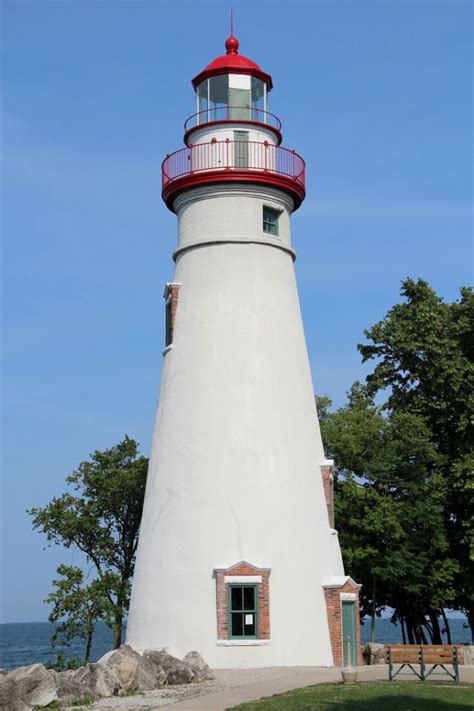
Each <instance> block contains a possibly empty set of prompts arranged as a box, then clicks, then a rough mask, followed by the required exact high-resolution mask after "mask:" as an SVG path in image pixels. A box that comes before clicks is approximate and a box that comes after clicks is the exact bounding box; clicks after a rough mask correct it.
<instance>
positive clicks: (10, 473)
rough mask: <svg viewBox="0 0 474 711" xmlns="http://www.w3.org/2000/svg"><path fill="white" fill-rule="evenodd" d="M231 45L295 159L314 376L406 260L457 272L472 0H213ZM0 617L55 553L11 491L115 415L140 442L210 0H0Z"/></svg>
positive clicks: (459, 278)
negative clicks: (173, 168) (261, 85)
mask: <svg viewBox="0 0 474 711" xmlns="http://www.w3.org/2000/svg"><path fill="white" fill-rule="evenodd" d="M233 6H234V9H235V16H236V21H235V27H236V35H237V36H238V38H239V40H240V43H241V52H242V53H243V54H245V55H247V56H249V57H251V58H252V59H254V60H255V61H257V62H258V63H259V64H260V65H261V66H262V68H263V69H264V70H265V71H267V72H269V73H270V74H272V76H273V81H274V91H273V92H272V95H271V104H270V110H271V111H273V112H274V113H276V114H278V115H279V116H280V117H281V119H282V121H283V131H284V142H283V145H285V146H287V147H288V148H296V149H297V151H298V152H300V153H301V154H302V155H303V156H304V158H305V159H306V161H307V165H308V196H307V199H306V201H305V203H304V204H303V206H302V208H301V209H300V210H299V211H298V212H297V213H296V214H295V216H294V219H293V236H294V244H295V247H296V250H297V254H298V258H297V262H296V271H297V277H298V283H299V289H300V296H301V305H302V311H303V318H304V323H305V330H306V335H307V341H308V349H309V354H310V359H311V363H312V368H313V376H314V382H315V388H316V390H317V391H318V392H320V393H327V394H329V395H330V396H332V397H333V399H334V401H335V403H336V404H338V405H339V404H342V403H343V402H344V397H345V392H346V391H347V389H348V388H349V387H350V385H351V383H352V382H353V381H354V380H355V379H356V378H361V377H363V374H364V369H363V368H362V366H361V364H360V358H359V355H358V352H357V350H356V344H357V342H358V341H360V339H361V338H362V332H363V329H364V328H366V327H369V326H370V325H372V324H373V323H375V322H376V321H377V320H378V319H379V318H381V317H382V316H383V315H384V313H385V312H386V311H387V309H388V308H389V307H390V306H391V305H392V304H393V303H395V301H396V300H397V298H398V294H399V288H400V281H401V280H402V279H403V278H404V277H406V276H408V275H409V276H412V277H414V278H416V277H418V276H421V277H423V278H424V279H426V280H428V281H429V282H430V283H431V284H432V286H433V287H434V288H435V289H436V290H437V291H438V292H439V293H440V294H441V295H443V296H444V297H445V298H446V299H448V300H452V299H455V298H456V297H457V293H458V289H459V286H461V285H462V284H467V283H471V282H472V253H471V239H472V208H471V205H470V203H471V195H472V172H471V160H472V155H471V150H472V134H471V131H472V108H471V106H472V104H471V101H472V94H471V82H472V74H471V63H472V4H471V3H470V2H467V1H466V2H464V1H463V0H446V1H445V2H441V1H436V2H430V1H429V0H424V1H422V2H417V1H416V0H413V1H410V2H408V0H406V1H397V0H392V1H390V2H388V1H387V2H385V1H384V0H378V1H375V0H373V1H372V2H359V1H358V0H352V1H349V0H346V1H345V2H340V1H339V0H331V1H329V0H327V1H325V2H291V3H290V2H279V3H277V2H235V1H234V2H233ZM2 14H3V23H2V24H3V29H2V32H3V38H2V46H3V102H2V103H3V114H4V115H3V133H2V158H3V191H2V197H3V200H2V202H3V213H2V219H3V225H2V227H3V230H2V231H3V235H4V240H3V243H4V253H3V286H4V300H3V316H4V319H3V345H4V352H5V355H4V361H3V363H4V368H3V375H4V380H3V414H4V419H3V472H4V479H3V505H4V508H3V532H4V548H3V551H4V553H3V564H2V581H3V586H4V601H3V620H4V621H30V620H43V619H46V617H47V610H46V608H45V606H44V605H43V604H42V600H43V599H44V597H45V596H46V595H47V594H48V592H49V591H50V581H51V579H52V578H53V576H54V574H55V569H56V566H57V565H58V564H59V563H60V562H62V561H63V560H64V559H66V560H70V559H71V558H72V559H73V560H77V561H78V562H79V561H80V559H79V558H74V556H71V554H70V553H68V554H65V553H64V552H63V551H61V550H57V549H50V550H46V551H43V546H44V540H43V539H42V537H41V535H40V534H38V533H36V532H33V531H32V530H31V521H30V519H29V517H28V516H27V515H26V513H25V509H27V508H28V507H31V506H34V505H41V504H45V503H46V502H47V501H49V500H50V499H51V498H52V496H54V495H56V494H60V493H62V491H63V489H64V477H65V476H66V475H67V474H69V473H70V472H71V471H72V470H73V469H74V468H75V467H76V466H77V464H78V463H79V462H80V461H81V460H83V459H85V458H87V456H88V454H89V452H91V451H92V450H93V449H103V448H106V447H109V446H111V445H113V444H115V443H116V442H117V441H119V440H120V439H121V438H122V437H123V435H124V433H128V434H129V435H130V436H132V437H134V438H136V439H137V440H139V441H140V442H141V445H142V452H143V453H144V454H148V453H149V444H150V440H151V430H152V426H153V419H154V411H155V407H156V400H157V394H158V387H159V378H160V368H161V361H162V356H161V351H162V347H163V332H164V326H163V315H164V313H163V312H164V309H163V302H162V292H163V284H164V282H165V281H166V280H170V279H171V278H172V276H173V263H172V261H171V252H172V248H173V244H174V240H175V235H176V222H175V217H174V215H173V214H172V213H170V212H169V211H168V210H167V209H166V208H165V206H164V204H163V203H162V201H161V199H160V163H161V160H162V157H163V155H164V154H165V153H167V152H171V151H173V150H175V149H177V148H179V147H180V146H181V145H182V124H183V121H184V119H185V118H186V117H187V116H188V115H190V114H192V113H194V100H193V91H192V88H191V84H190V80H191V78H192V77H193V76H194V75H195V74H197V73H198V72H199V71H200V70H201V69H202V68H203V67H204V66H205V65H206V64H207V63H208V62H210V61H211V60H212V59H213V58H214V57H216V56H217V55H219V54H221V53H222V52H223V45H224V41H225V38H226V37H227V34H228V15H229V4H228V3H224V2H211V3H208V2H192V3H184V2H153V1H152V0H149V1H147V2H142V1H140V0H136V1H133V0H129V1H128V2H127V1H122V2H116V1H115V0H102V1H101V2H93V1H91V0H88V1H85V0H84V1H81V0H77V1H74V2H73V1H72V0H70V1H67V0H64V1H62V2H53V1H50V2H44V1H43V0H36V1H34V2H32V1H29V0H22V1H17V2H12V1H8V0H6V1H5V0H4V2H3V4H2Z"/></svg>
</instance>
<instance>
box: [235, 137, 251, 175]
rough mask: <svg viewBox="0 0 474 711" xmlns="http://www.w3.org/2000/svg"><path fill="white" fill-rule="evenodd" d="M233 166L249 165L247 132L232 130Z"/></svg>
mask: <svg viewBox="0 0 474 711" xmlns="http://www.w3.org/2000/svg"><path fill="white" fill-rule="evenodd" d="M234 166H235V168H248V167H249V132H248V131H234Z"/></svg>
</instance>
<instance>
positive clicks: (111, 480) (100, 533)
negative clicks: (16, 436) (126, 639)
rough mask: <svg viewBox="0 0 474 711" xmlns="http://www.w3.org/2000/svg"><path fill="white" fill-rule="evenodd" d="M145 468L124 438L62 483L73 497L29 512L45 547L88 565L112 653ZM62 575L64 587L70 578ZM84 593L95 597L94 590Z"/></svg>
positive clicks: (124, 603)
mask: <svg viewBox="0 0 474 711" xmlns="http://www.w3.org/2000/svg"><path fill="white" fill-rule="evenodd" d="M147 466H148V460H147V459H146V458H145V457H142V456H139V455H138V444H137V443H136V442H135V441H134V440H133V439H130V438H129V437H128V436H125V438H124V439H123V441H122V442H119V444H117V445H115V446H114V447H112V448H111V449H107V450H105V451H103V452H101V451H95V452H94V453H93V454H91V456H90V460H89V461H85V462H82V463H81V464H80V465H79V467H78V468H77V470H76V471H74V472H73V473H72V474H71V475H70V476H68V477H67V478H66V482H67V483H68V484H70V485H71V487H72V491H70V492H67V493H65V494H63V495H62V496H60V497H58V498H56V497H55V498H54V499H53V500H52V501H51V502H50V503H49V504H47V505H46V506H45V507H43V508H33V509H31V511H29V513H30V514H31V515H32V516H33V526H34V528H36V529H38V530H40V531H41V532H43V533H44V534H46V537H47V539H48V541H50V542H51V543H56V544H58V545H63V546H65V547H66V548H70V547H75V548H77V549H79V550H80V551H82V553H84V554H85V556H86V559H87V561H88V562H91V563H92V564H93V566H94V569H95V574H96V577H97V580H98V581H99V582H98V583H97V585H99V584H100V586H101V588H100V589H101V591H103V595H104V597H105V599H106V600H107V608H106V614H105V613H104V614H105V617H104V619H105V621H106V622H107V624H109V625H110V626H111V627H112V629H113V632H114V647H115V648H118V647H119V646H120V644H121V641H122V626H123V621H124V617H125V615H126V613H127V610H128V605H129V600H130V587H131V578H132V575H133V569H134V564H135V553H136V549H137V543H138V531H139V527H140V520H141V514H142V508H143V499H144V495H145V484H146V474H147ZM66 574H67V575H69V578H66V582H65V585H66V587H67V585H68V584H70V583H71V576H72V577H74V575H73V573H66ZM67 580H69V582H67ZM89 588H90V586H89ZM89 592H90V594H91V595H93V596H95V595H96V594H98V593H97V588H96V586H94V587H92V588H90V589H89ZM53 594H54V593H53ZM91 602H92V600H89V603H91ZM71 604H73V603H71Z"/></svg>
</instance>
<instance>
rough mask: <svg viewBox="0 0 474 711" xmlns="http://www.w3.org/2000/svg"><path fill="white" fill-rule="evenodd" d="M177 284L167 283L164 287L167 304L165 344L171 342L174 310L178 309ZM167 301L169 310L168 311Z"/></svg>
mask: <svg viewBox="0 0 474 711" xmlns="http://www.w3.org/2000/svg"><path fill="white" fill-rule="evenodd" d="M178 297H179V285H178V284H169V285H167V287H166V289H165V299H166V305H167V314H166V323H165V341H166V345H170V344H171V343H173V336H174V324H175V320H176V311H177V309H178ZM168 303H169V312H168Z"/></svg>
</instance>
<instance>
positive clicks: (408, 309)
mask: <svg viewBox="0 0 474 711" xmlns="http://www.w3.org/2000/svg"><path fill="white" fill-rule="evenodd" d="M401 295H402V297H404V301H403V302H402V303H399V304H396V305H395V306H394V307H393V308H391V309H390V310H389V311H388V313H387V314H386V316H385V317H384V318H383V319H382V320H381V321H380V322H379V323H377V324H375V326H373V327H372V328H370V329H368V330H367V331H365V335H366V337H367V339H368V341H369V344H359V346H358V347H359V350H360V352H361V354H362V358H363V361H364V362H366V361H372V360H374V361H375V367H374V369H373V372H372V373H371V374H370V375H369V376H368V377H367V385H368V388H369V391H370V392H371V393H372V394H378V395H379V396H383V397H385V398H386V401H385V403H384V408H385V410H386V412H387V413H389V414H390V413H394V412H398V413H412V414H414V415H417V416H419V417H421V418H422V419H423V420H424V422H425V424H426V427H427V429H428V431H429V437H430V441H431V443H432V445H433V446H434V447H435V449H436V452H437V455H438V458H437V464H436V470H437V472H438V474H439V475H440V476H439V478H438V480H437V481H438V487H439V490H440V491H442V492H443V497H444V507H443V508H444V525H445V530H446V532H447V535H448V540H449V546H450V550H451V560H456V561H457V573H456V579H455V588H456V598H455V600H454V601H453V604H454V606H455V607H456V608H457V609H460V610H463V611H465V612H466V614H467V617H468V620H469V623H470V626H471V630H472V634H473V641H474V585H473V580H474V453H473V442H474V328H473V324H474V292H473V290H472V289H469V288H462V289H461V290H460V299H459V300H458V301H454V302H452V303H446V302H444V301H443V299H442V298H441V297H439V296H438V295H437V294H436V293H435V292H434V291H433V289H431V287H430V286H429V285H428V284H427V283H426V282H425V281H423V280H422V279H418V280H417V281H414V280H412V279H406V280H405V281H404V282H403V283H402V289H401Z"/></svg>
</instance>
